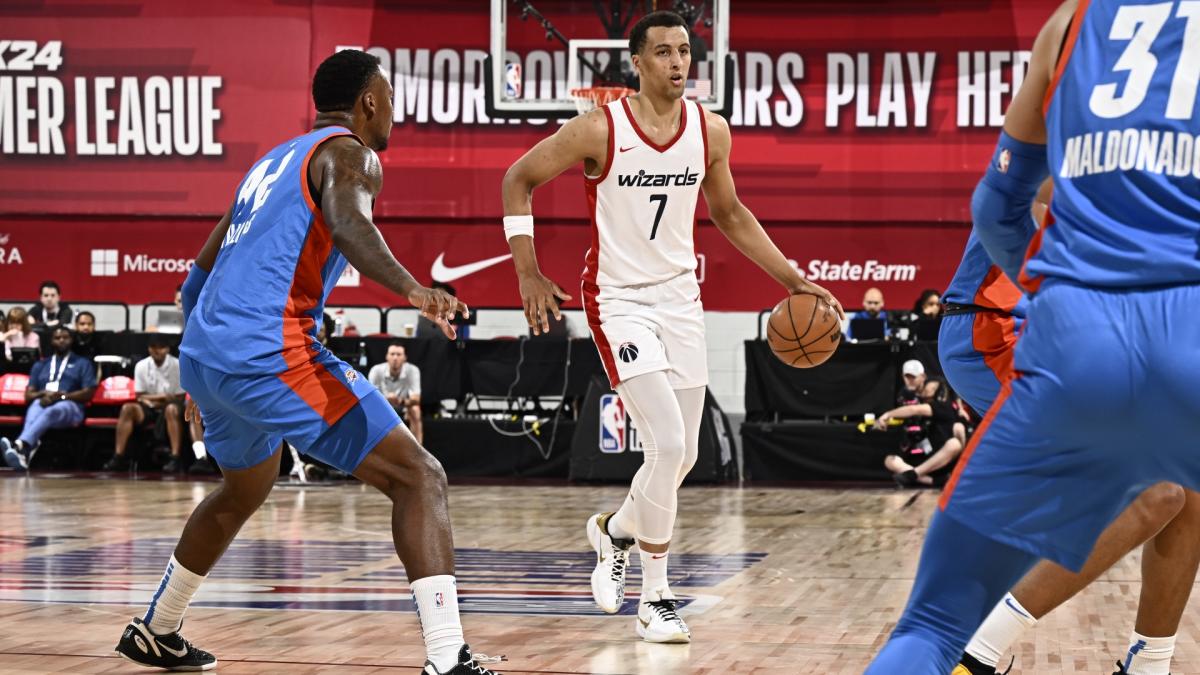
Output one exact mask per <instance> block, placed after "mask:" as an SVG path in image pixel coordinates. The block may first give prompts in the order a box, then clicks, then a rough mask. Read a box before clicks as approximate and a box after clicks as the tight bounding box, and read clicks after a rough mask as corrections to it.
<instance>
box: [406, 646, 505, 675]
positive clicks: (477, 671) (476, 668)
mask: <svg viewBox="0 0 1200 675" xmlns="http://www.w3.org/2000/svg"><path fill="white" fill-rule="evenodd" d="M503 660H505V659H504V657H503V656H488V655H487V654H475V655H472V654H471V647H470V646H469V645H463V646H462V649H459V650H458V663H456V664H455V665H454V667H453V668H451V669H450V670H447V671H445V672H443V671H440V670H438V669H437V668H436V667H435V666H434V665H433V664H432V663H430V662H429V661H426V662H425V669H424V670H423V671H421V672H422V674H423V675H500V673H498V672H496V671H494V670H488V669H487V668H484V667H483V666H482V665H480V664H482V663H492V662H495V661H503Z"/></svg>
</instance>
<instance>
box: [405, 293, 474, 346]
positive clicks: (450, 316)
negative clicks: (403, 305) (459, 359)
mask: <svg viewBox="0 0 1200 675" xmlns="http://www.w3.org/2000/svg"><path fill="white" fill-rule="evenodd" d="M408 301H409V303H411V304H412V306H413V307H416V308H417V309H418V310H420V312H421V316H423V317H425V318H426V319H429V320H430V321H432V322H433V323H434V324H435V325H437V327H438V328H439V329H440V330H441V331H442V334H443V335H445V336H446V337H447V338H448V339H450V340H453V339H455V338H456V337H458V331H457V330H455V329H454V325H453V324H452V323H450V322H451V321H453V320H454V315H455V314H462V317H463V318H464V319H466V318H469V317H470V316H471V310H470V309H469V308H468V307H467V305H466V303H464V302H463V301H462V300H459V299H458V298H456V297H454V296H453V295H450V294H449V293H447V292H446V291H443V290H441V289H437V288H425V287H424V286H418V287H417V288H415V289H413V290H412V291H409V293H408Z"/></svg>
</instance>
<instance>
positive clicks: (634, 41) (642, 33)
mask: <svg viewBox="0 0 1200 675" xmlns="http://www.w3.org/2000/svg"><path fill="white" fill-rule="evenodd" d="M676 26H678V27H680V28H682V29H684V30H687V29H688V24H687V21H685V20H684V18H683V17H682V16H680V15H679V14H676V13H675V12H672V11H670V10H665V9H664V10H659V11H657V12H650V13H649V14H647V15H646V16H643V17H642V18H641V19H639V20H638V22H637V23H635V24H633V29H632V30H630V31H629V53H630V54H640V53H642V48H643V47H645V46H646V32H647V31H648V30H650V29H651V28H656V27H662V28H675V27H676Z"/></svg>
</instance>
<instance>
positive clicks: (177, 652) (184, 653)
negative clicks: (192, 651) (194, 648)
mask: <svg viewBox="0 0 1200 675" xmlns="http://www.w3.org/2000/svg"><path fill="white" fill-rule="evenodd" d="M155 642H158V646H159V647H162V648H163V649H165V650H167V651H168V652H170V653H172V654H174V655H175V656H178V657H179V658H181V659H182V658H183V657H185V656H187V650H186V649H172V648H170V647H168V646H166V645H164V644H163V643H161V642H159V641H158V640H155Z"/></svg>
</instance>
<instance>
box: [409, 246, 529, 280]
mask: <svg viewBox="0 0 1200 675" xmlns="http://www.w3.org/2000/svg"><path fill="white" fill-rule="evenodd" d="M511 257H512V254H511V253H505V254H504V255H498V256H496V257H495V258H488V259H487V260H480V261H478V262H473V263H467V264H466V265H456V266H454V267H447V266H446V263H445V258H446V254H445V253H439V254H438V257H437V260H434V261H433V268H432V269H430V270H429V276H431V277H433V280H434V281H440V282H442V283H443V284H448V283H450V282H451V281H454V280H456V279H461V278H463V277H465V276H468V275H471V274H474V273H476V272H478V271H480V270H485V269H487V268H489V267H491V266H492V265H496V264H499V263H502V262H504V261H505V260H508V259H509V258H511Z"/></svg>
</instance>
